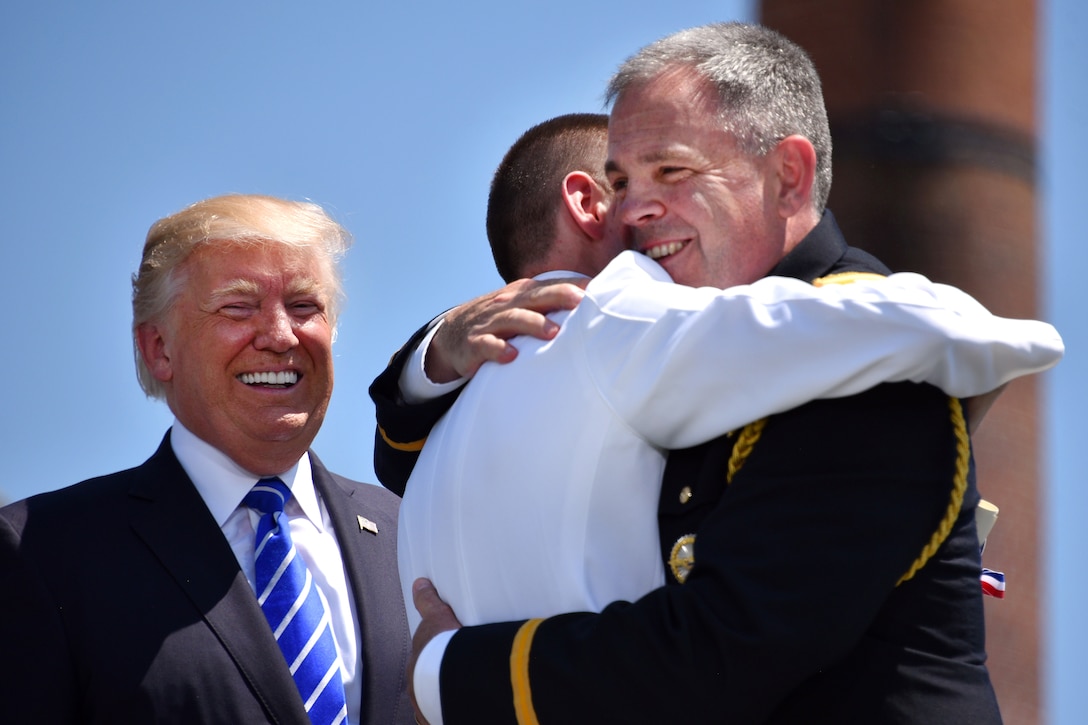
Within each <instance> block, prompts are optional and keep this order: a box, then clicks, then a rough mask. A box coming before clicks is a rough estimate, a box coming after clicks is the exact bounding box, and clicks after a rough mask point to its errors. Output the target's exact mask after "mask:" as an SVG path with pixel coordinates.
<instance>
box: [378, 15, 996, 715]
mask: <svg viewBox="0 0 1088 725" xmlns="http://www.w3.org/2000/svg"><path fill="white" fill-rule="evenodd" d="M609 96H610V100H612V101H613V102H614V106H613V110H612V114H611V122H610V126H609V162H608V177H609V181H610V182H611V184H612V186H613V188H614V189H615V191H616V198H615V201H614V205H615V208H616V213H617V214H618V216H619V219H620V220H621V222H622V223H623V225H624V226H625V228H626V231H627V234H628V235H629V242H630V246H631V247H633V248H635V249H638V250H639V251H641V252H643V253H644V254H647V255H648V256H651V257H653V258H654V259H657V260H658V262H659V263H660V264H662V266H664V267H665V269H666V270H667V271H668V272H669V273H670V275H671V276H672V277H673V279H674V280H676V281H677V282H681V283H685V284H690V285H712V286H716V287H726V286H730V285H735V284H743V283H749V282H752V281H754V280H756V279H758V278H760V277H763V276H765V275H780V276H791V277H795V278H799V279H802V280H806V281H811V282H818V281H820V280H825V281H826V279H827V278H829V277H830V278H838V279H841V278H842V275H849V274H852V273H857V272H863V273H874V272H875V273H879V274H886V273H887V272H888V270H887V269H886V268H885V267H884V266H883V265H882V264H880V262H879V261H877V260H875V259H874V258H872V257H871V256H870V255H867V254H866V253H864V252H862V251H860V250H858V249H854V248H851V247H849V246H847V244H846V242H845V240H844V239H843V238H842V235H841V233H840V232H839V230H838V228H837V226H836V224H835V221H834V218H833V217H832V216H831V214H830V212H828V211H826V209H825V204H826V200H827V195H828V191H829V189H830V181H831V165H830V164H831V159H830V154H831V146H830V136H829V133H828V128H827V118H826V112H825V111H824V107H823V99H822V95H821V91H820V84H819V79H818V77H817V75H816V72H815V69H814V68H813V66H812V64H811V61H810V60H809V59H808V58H807V56H806V55H805V54H804V52H803V51H801V49H799V48H797V47H796V46H795V45H793V44H792V43H790V42H789V41H787V40H786V39H784V38H782V37H781V36H779V35H777V34H776V33H773V32H771V31H768V30H765V29H763V28H759V27H756V26H747V25H740V24H721V25H714V26H707V27H704V28H697V29H693V30H692V31H685V32H682V33H678V34H676V35H674V36H670V37H669V38H666V39H664V40H662V41H659V42H658V43H655V44H653V45H651V46H649V47H648V48H646V49H644V50H643V51H641V52H640V53H638V54H636V56H634V57H633V58H632V59H630V60H629V61H627V62H626V63H625V64H624V65H623V66H622V67H621V69H620V71H619V72H618V74H617V75H616V77H615V78H614V79H613V81H612V84H611V86H610V93H609ZM519 324H520V325H522V326H523V327H524V326H525V323H524V322H522V323H519ZM521 331H522V332H524V331H526V330H524V329H523V330H521ZM803 364H804V351H803V350H799V351H798V365H803ZM380 415H381V413H380V412H379V416H380ZM408 416H409V414H408V413H404V412H403V411H402V412H401V413H398V414H396V415H392V416H390V417H389V418H387V420H388V421H400V420H406V418H407V417H408ZM967 423H968V421H967V420H965V416H964V414H963V410H962V408H961V406H960V403H959V401H958V400H955V399H950V398H948V397H947V396H945V395H943V394H941V393H940V391H938V390H936V389H934V388H931V387H929V386H919V385H914V384H903V383H898V384H885V385H880V386H877V387H876V388H873V389H872V390H870V391H867V392H865V393H862V394H859V395H855V396H851V397H847V398H839V399H833V400H822V401H815V402H812V403H809V404H806V405H803V406H800V407H798V408H796V409H794V410H791V411H788V412H785V413H781V414H778V415H775V416H772V417H770V418H767V419H763V420H759V421H753V422H752V423H751V424H750V425H748V426H745V427H744V428H742V429H740V430H738V431H733V432H731V433H730V434H728V435H726V436H723V437H722V438H720V439H717V440H715V441H711V442H709V443H706V444H704V445H702V446H698V447H696V448H694V449H689V450H684V451H674V452H672V453H671V454H670V457H669V462H668V465H667V468H666V471H665V474H664V480H663V484H662V491H661V499H660V504H659V531H660V538H661V547H662V549H661V550H662V557H663V558H664V560H665V561H666V562H667V564H668V571H669V574H668V582H667V585H666V586H664V587H661V588H659V589H656V590H654V591H652V592H651V593H649V594H648V595H646V596H644V597H642V598H641V599H639V600H638V601H635V602H631V603H628V602H616V603H614V604H612V605H610V606H609V607H606V608H605V609H604V610H603V611H602V612H600V613H598V614H589V613H572V614H567V615H561V616H557V617H551V618H547V619H543V620H530V621H517V622H506V623H496V624H488V625H482V626H475V627H466V628H458V627H459V623H458V622H457V621H456V619H455V618H454V616H453V613H452V612H451V611H450V610H449V609H448V608H446V607H445V606H444V605H443V604H442V603H441V601H440V600H439V598H438V595H439V593H436V592H435V591H434V589H433V588H431V587H430V586H429V585H428V584H427V583H426V582H417V584H416V587H415V593H414V594H415V605H416V606H417V608H418V609H419V611H420V613H421V614H422V616H423V621H422V624H421V625H420V627H419V630H418V631H417V634H416V637H415V642H414V645H415V652H416V654H417V655H420V660H419V664H418V666H417V667H416V668H415V669H414V673H415V675H416V677H417V680H416V683H415V684H416V688H415V691H416V694H417V696H419V695H420V685H421V683H420V680H419V679H418V678H419V675H420V672H421V670H428V671H430V672H434V671H435V669H437V670H438V674H437V677H436V678H435V681H436V683H437V685H438V688H439V690H440V717H441V720H442V721H443V722H445V723H446V724H447V725H455V724H456V723H469V722H489V723H502V722H511V723H513V722H540V723H572V722H623V723H633V722H647V723H650V722H736V723H760V722H770V723H794V722H829V723H854V722H865V723H869V722H879V723H918V722H971V723H994V722H999V721H1000V713H999V711H998V707H997V702H996V699H995V697H994V693H993V690H992V687H991V685H990V682H989V676H988V674H987V671H986V667H985V657H986V655H985V637H984V626H983V617H982V605H981V594H980V587H979V581H978V576H979V570H980V562H979V552H978V539H977V535H976V530H975V526H974V509H975V506H976V504H977V502H978V500H979V495H978V491H977V488H976V485H975V480H974V466H973V461H972V457H971V449H970V440H969V437H968V434H967ZM409 427H410V426H408V425H407V424H406V425H404V426H403V428H404V429H406V430H407V429H408V428H409ZM383 433H384V435H385V437H384V438H382V440H383V441H385V442H386V444H387V445H388V447H390V448H392V447H393V446H392V445H389V444H390V443H391V442H392V443H395V442H396V440H397V438H396V437H395V436H393V435H390V430H389V429H386V430H384V431H383ZM386 439H389V440H388V441H387V440H386ZM379 452H380V453H382V454H385V453H387V451H384V450H381V449H379ZM401 460H403V459H401ZM394 464H395V465H397V464H396V461H394ZM500 544H501V542H500ZM496 575H497V576H501V573H497V574H496ZM436 635H437V636H436ZM439 662H440V664H439V665H438V667H437V668H436V667H435V664H436V663H439ZM434 684H435V683H434V682H428V683H426V686H427V687H428V688H432V693H433V685H434ZM431 702H432V703H433V702H434V701H433V700H432V701H431ZM429 712H432V713H433V712H435V709H433V708H432V709H431V710H429ZM432 719H437V718H432Z"/></svg>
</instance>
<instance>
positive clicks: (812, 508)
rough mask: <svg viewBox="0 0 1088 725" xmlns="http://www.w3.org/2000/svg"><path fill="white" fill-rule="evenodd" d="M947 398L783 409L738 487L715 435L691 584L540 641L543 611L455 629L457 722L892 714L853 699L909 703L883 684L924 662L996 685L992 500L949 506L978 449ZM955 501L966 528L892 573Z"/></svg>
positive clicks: (888, 389) (877, 392)
mask: <svg viewBox="0 0 1088 725" xmlns="http://www.w3.org/2000/svg"><path fill="white" fill-rule="evenodd" d="M948 411H949V404H948V400H947V398H945V397H944V396H943V395H942V394H940V392H939V391H936V390H935V389H932V388H929V387H928V386H915V385H912V384H904V385H884V386H879V387H878V388H876V389H874V390H872V391H869V392H867V393H864V394H861V395H858V396H853V397H850V398H843V399H838V400H822V401H816V402H814V403H810V404H808V405H805V406H802V407H800V408H797V409H795V410H793V411H789V412H787V413H784V414H782V415H778V416H774V417H773V418H770V419H768V421H767V423H766V426H765V427H764V428H763V430H762V432H761V433H760V434H759V436H758V439H757V440H755V441H754V445H753V446H752V448H751V452H750V454H749V455H748V456H747V458H746V459H745V460H744V461H743V465H742V467H741V468H740V469H739V471H738V472H737V473H736V475H735V477H734V478H733V479H732V482H731V483H730V484H728V486H727V484H726V476H727V473H726V469H727V463H728V459H729V458H730V457H731V454H730V453H729V451H731V450H732V448H733V441H732V440H725V439H721V440H719V441H718V442H716V444H715V445H718V446H719V447H721V448H722V449H723V450H724V451H726V453H725V454H724V455H722V456H721V457H720V460H719V463H720V464H721V467H720V468H719V467H717V466H715V465H711V464H708V465H706V466H705V467H704V468H702V469H700V470H698V471H696V472H694V473H693V475H694V476H696V477H703V478H705V479H706V480H705V481H695V480H693V481H692V483H693V485H694V486H695V489H696V491H697V492H698V491H703V490H706V487H707V486H711V485H716V486H718V487H719V491H720V490H722V489H724V490H725V492H724V493H723V494H720V498H717V499H716V501H715V502H714V503H713V504H712V505H711V507H710V509H709V512H707V513H706V514H705V516H704V517H703V518H702V520H701V521H700V523H699V524H698V527H697V529H695V531H694V533H697V539H696V543H695V565H694V568H693V569H692V571H691V574H690V576H689V577H688V579H687V581H686V582H685V583H684V584H682V585H675V586H665V587H661V588H659V589H657V590H655V591H653V592H651V593H649V594H648V595H647V596H645V597H643V598H642V599H640V600H638V601H637V602H634V603H624V602H619V603H614V604H612V605H610V606H609V607H607V608H606V609H605V610H604V611H603V612H602V613H600V614H597V615H594V614H584V613H583V614H568V615H562V616H559V617H554V618H551V619H547V620H543V621H542V622H539V627H538V628H537V629H536V630H535V634H534V635H533V636H532V637H531V638H530V637H528V636H527V633H528V632H530V631H531V629H532V626H533V624H534V623H529V624H528V625H526V624H525V623H504V624H496V625H485V626H481V627H469V628H464V629H461V630H459V632H458V633H457V634H456V635H455V636H454V637H453V639H452V640H451V642H450V645H449V647H448V649H447V650H446V655H445V658H444V660H443V664H442V670H441V687H442V695H443V702H442V706H443V717H444V720H445V722H446V724H447V725H459V724H460V723H471V722H490V723H504V722H511V723H513V722H516V718H515V702H517V701H518V699H519V697H522V696H524V697H525V698H526V699H523V700H522V702H523V703H525V702H528V703H529V705H528V706H529V707H531V708H532V710H533V711H534V713H535V715H536V717H537V718H538V719H539V722H540V723H542V724H544V725H547V724H548V723H566V722H617V723H618V722H623V723H642V722H645V723H658V722H704V721H707V719H708V718H711V719H712V720H713V721H714V722H730V723H757V722H798V721H808V722H816V721H819V722H823V721H825V718H827V720H826V721H829V722H836V721H837V722H862V721H865V722H893V721H898V720H893V719H881V717H880V716H879V715H878V716H876V717H875V718H872V717H870V718H869V719H865V718H864V717H862V719H860V720H859V719H857V717H856V716H855V717H854V718H853V719H852V717H851V713H852V712H853V713H854V714H855V715H856V714H857V713H874V712H880V711H881V708H887V707H891V706H894V704H895V703H894V702H892V703H891V704H887V703H886V702H885V701H894V700H895V698H896V697H899V694H897V693H901V692H903V691H904V690H909V689H910V688H909V687H901V686H900V685H901V684H902V682H901V681H896V686H895V687H888V683H889V682H892V681H893V680H894V678H895V677H898V676H899V670H900V669H903V668H907V669H910V668H913V667H917V668H921V669H925V670H926V671H925V673H924V674H923V675H922V676H921V679H923V680H926V683H925V684H926V688H928V689H929V691H932V690H934V689H936V690H940V689H941V688H945V687H947V688H949V694H948V697H949V698H952V699H954V698H956V697H957V694H956V692H955V690H956V688H960V687H972V686H974V685H975V684H976V683H978V682H979V680H980V678H981V680H982V681H983V684H985V670H984V668H983V667H982V664H981V662H982V660H983V659H984V654H982V652H981V650H982V636H983V635H982V632H981V629H980V627H977V628H976V627H975V625H974V623H975V622H979V623H980V622H981V616H980V615H981V612H980V611H979V610H980V609H981V602H980V601H979V600H980V596H979V584H978V548H977V540H974V539H973V537H974V535H975V534H974V523H973V514H972V511H973V509H974V506H975V504H976V503H977V500H978V497H977V493H976V492H975V490H974V488H973V484H971V485H969V486H968V488H967V495H966V496H965V498H964V500H963V502H962V506H961V507H959V508H958V509H957V508H955V507H950V501H953V500H954V499H953V498H952V497H951V491H952V490H953V488H954V479H955V478H956V476H957V475H958V474H957V467H958V466H959V467H961V468H962V466H963V465H964V462H965V460H967V461H969V448H965V446H967V445H968V444H967V442H966V439H965V438H961V439H959V440H957V438H956V436H955V435H954V431H953V423H952V421H951V420H950V415H949V412H948ZM965 450H966V451H968V454H967V458H966V459H965V457H964V451H965ZM674 455H675V454H674ZM707 460H710V459H709V458H708V459H707ZM968 465H969V464H968ZM968 471H970V469H969V468H968V469H967V470H960V471H959V475H962V476H964V477H965V478H964V480H967V481H972V482H973V473H969V472H968ZM702 484H705V485H702ZM697 495H698V494H697ZM948 514H950V518H949V521H950V522H952V523H954V525H953V527H952V530H951V535H949V536H948V537H947V538H946V539H945V540H944V543H943V544H942V545H941V546H940V549H939V550H938V551H937V553H936V555H934V556H933V557H932V558H931V559H930V560H929V562H928V563H927V564H926V565H925V566H924V567H923V568H922V569H921V570H920V571H919V572H918V573H917V574H915V576H914V577H913V578H912V579H911V580H909V581H906V582H905V583H903V584H902V586H897V582H898V581H899V579H900V577H902V576H903V575H904V573H906V572H907V571H908V570H909V569H910V567H911V564H912V562H913V561H914V560H915V559H916V557H918V556H919V554H920V552H921V551H922V550H923V548H924V547H925V545H926V544H927V542H928V541H930V539H931V537H932V536H933V532H934V531H935V530H936V529H937V528H938V524H939V523H940V522H941V521H942V519H943V518H944V517H945V516H946V515H948ZM961 614H962V616H960V615H961ZM976 615H978V616H976ZM526 650H527V651H528V652H529V654H528V655H527V656H525V657H521V656H520V655H519V652H525V651H526ZM915 651H916V652H918V653H924V655H912V654H911V653H912V652H915ZM914 656H918V657H919V658H920V659H921V660H922V662H920V663H919V662H915V661H913V660H911V657H914ZM518 662H523V663H526V664H525V670H524V672H521V671H519V667H518V665H517V664H516V663H518ZM825 677H837V678H838V679H837V680H836V681H835V682H834V684H833V685H832V684H829V683H827V682H826V681H824V680H822V678H825ZM824 685H827V686H824ZM886 687H888V689H885V688H886ZM813 693H816V694H813ZM818 697H823V698H824V700H823V701H821V702H820V703H819V707H815V708H809V707H806V704H808V703H810V702H812V701H813V698H818ZM844 703H845V704H844ZM795 706H796V707H797V708H798V709H796V710H794V711H793V712H792V713H791V712H790V711H791V708H794V707H795ZM843 707H847V708H856V710H849V709H842V708H843ZM821 708H822V709H821ZM952 712H954V711H952ZM787 713H788V714H787ZM791 718H793V719H792V720H791ZM949 721H950V722H951V721H957V722H975V721H976V720H971V719H965V720H958V719H954V720H949Z"/></svg>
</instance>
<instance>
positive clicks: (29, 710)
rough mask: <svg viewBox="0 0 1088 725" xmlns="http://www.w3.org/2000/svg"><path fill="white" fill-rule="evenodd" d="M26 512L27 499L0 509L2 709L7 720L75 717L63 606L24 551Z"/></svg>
mask: <svg viewBox="0 0 1088 725" xmlns="http://www.w3.org/2000/svg"><path fill="white" fill-rule="evenodd" d="M25 514H26V505H25V503H22V502H21V503H18V504H12V505H11V506H9V507H8V508H5V509H0V648H2V650H3V654H2V655H0V711H2V712H3V713H4V720H5V722H13V723H14V722H26V723H30V722H37V723H60V722H75V720H76V719H77V717H76V709H75V683H74V679H73V677H74V672H73V671H72V667H71V664H70V663H71V661H72V657H71V654H70V652H69V649H68V642H67V640H66V638H65V636H64V627H63V624H62V622H61V618H60V608H59V607H58V606H57V603H56V601H55V600H54V599H53V597H52V596H51V594H50V592H49V591H48V587H47V586H46V583H45V581H44V580H43V578H42V576H41V573H40V572H39V571H37V568H36V567H35V566H34V565H33V564H32V563H31V562H30V561H28V560H27V559H26V558H25V557H23V556H21V555H20V553H19V551H20V548H21V542H20V538H21V537H20V536H19V534H18V533H17V532H16V528H18V529H22V527H23V525H24V524H25ZM9 516H10V517H12V520H11V521H9ZM13 524H14V526H15V527H16V528H13ZM45 693H48V695H45Z"/></svg>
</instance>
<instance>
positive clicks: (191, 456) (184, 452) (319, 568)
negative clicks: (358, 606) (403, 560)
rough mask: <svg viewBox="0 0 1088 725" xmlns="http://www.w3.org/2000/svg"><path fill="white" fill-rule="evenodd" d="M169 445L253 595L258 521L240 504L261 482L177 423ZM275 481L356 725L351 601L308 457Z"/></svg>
mask: <svg viewBox="0 0 1088 725" xmlns="http://www.w3.org/2000/svg"><path fill="white" fill-rule="evenodd" d="M170 444H171V446H172V447H173V449H174V455H176V456H177V458H178V461H179V462H180V463H181V467H182V468H183V469H185V473H187V474H188V475H189V478H190V479H191V480H192V482H193V485H194V486H195V487H196V490H197V492H198V493H199V494H200V497H201V498H202V499H204V503H205V505H207V507H208V510H209V511H211V514H212V516H213V517H215V521H216V523H218V524H219V528H220V529H221V530H222V531H223V535H224V536H225V537H226V539H227V543H229V544H230V548H231V550H232V551H234V556H235V557H236V558H237V559H238V565H239V566H240V567H241V568H242V573H243V574H245V577H246V580H247V581H248V582H249V586H250V587H253V588H254V590H256V588H255V587H254V584H253V581H254V548H255V544H256V531H257V520H258V519H259V518H260V516H259V515H258V514H257V512H256V511H254V510H252V509H250V508H249V507H248V506H245V505H244V504H243V503H242V499H244V498H245V496H246V494H247V493H249V491H250V489H252V488H253V485H254V484H255V483H257V480H258V479H259V478H261V476H257V475H255V474H252V473H250V472H249V471H246V470H244V469H242V468H241V467H239V466H238V464H236V463H235V462H234V461H233V460H231V459H230V458H229V457H227V455H226V454H224V453H223V452H222V451H220V450H219V449H217V448H215V447H214V446H212V445H210V444H208V443H207V442H205V441H203V440H201V439H200V438H197V437H196V436H195V435H193V433H192V432H190V431H189V430H188V429H187V428H185V426H184V425H182V424H181V422H180V421H178V420H177V419H175V420H174V425H173V428H172V430H171V434H170ZM278 475H279V477H280V479H281V480H282V481H283V482H284V483H285V484H287V487H288V488H290V489H291V494H292V495H291V498H290V500H289V501H288V502H287V505H286V506H285V507H284V515H285V516H286V517H287V525H288V527H289V529H290V531H291V541H292V542H294V545H295V548H296V549H297V550H298V552H299V555H300V556H302V559H303V561H305V562H306V566H307V567H308V568H309V570H310V573H311V574H312V575H313V578H314V583H315V584H316V585H317V589H318V592H319V593H320V595H321V597H322V599H323V600H324V601H325V606H326V607H327V608H328V611H329V616H330V619H331V620H332V633H333V639H334V640H335V641H336V650H337V652H338V653H339V654H340V664H341V667H342V671H341V674H342V676H343V680H344V695H345V697H346V699H347V706H348V722H349V723H358V722H359V717H360V712H359V711H360V707H361V704H362V691H363V683H362V677H361V674H362V653H361V652H360V650H359V636H358V634H357V630H356V627H355V622H356V618H355V601H354V598H353V597H352V593H351V587H349V586H348V583H347V575H346V573H345V572H344V564H343V558H342V557H341V556H340V546H339V544H337V542H336V535H335V533H334V531H333V527H332V520H331V519H330V518H329V513H328V511H327V510H326V508H325V505H324V504H323V503H322V502H321V499H320V498H319V497H318V495H317V490H316V489H315V488H314V482H313V474H312V471H311V468H310V457H309V456H303V457H302V458H301V459H300V460H299V462H298V463H297V464H295V465H294V466H293V467H292V468H290V469H288V470H286V471H283V472H282V473H280V474H278Z"/></svg>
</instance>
